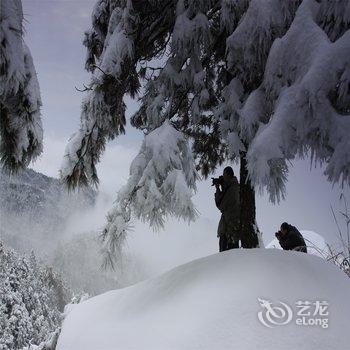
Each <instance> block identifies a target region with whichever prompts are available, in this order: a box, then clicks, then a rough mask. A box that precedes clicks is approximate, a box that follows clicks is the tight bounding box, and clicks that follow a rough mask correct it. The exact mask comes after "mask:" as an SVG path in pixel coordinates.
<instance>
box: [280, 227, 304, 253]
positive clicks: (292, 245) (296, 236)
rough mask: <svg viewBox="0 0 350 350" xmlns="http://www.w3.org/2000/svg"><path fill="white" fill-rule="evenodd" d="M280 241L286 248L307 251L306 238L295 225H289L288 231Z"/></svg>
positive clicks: (283, 247)
mask: <svg viewBox="0 0 350 350" xmlns="http://www.w3.org/2000/svg"><path fill="white" fill-rule="evenodd" d="M279 242H280V245H281V247H282V249H284V250H297V251H299V252H304V253H307V248H306V244H305V241H304V238H303V236H302V234H301V233H300V232H299V230H298V229H297V228H296V227H295V226H292V225H289V228H288V233H287V234H286V235H285V236H284V237H281V238H280V240H279Z"/></svg>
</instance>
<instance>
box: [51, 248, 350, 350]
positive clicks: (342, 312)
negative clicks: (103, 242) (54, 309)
mask: <svg viewBox="0 0 350 350" xmlns="http://www.w3.org/2000/svg"><path fill="white" fill-rule="evenodd" d="M349 295H350V283H349V279H348V278H347V277H346V276H345V274H343V273H342V272H341V271H339V270H338V268H336V267H335V266H333V265H332V264H330V263H327V262H325V261H323V260H322V259H321V258H318V257H315V256H312V255H308V254H304V253H299V252H285V251H280V250H277V249H254V250H231V251H227V252H224V253H218V254H214V255H211V256H208V257H205V258H202V259H198V260H195V261H192V262H190V263H188V264H185V265H181V266H179V267H176V268H175V269H172V270H170V271H168V272H167V273H165V274H163V275H160V276H158V277H156V278H153V279H149V280H147V281H144V282H141V283H138V284H136V285H134V286H131V287H128V288H124V289H121V290H115V291H111V292H107V293H105V294H102V295H99V296H97V297H94V298H91V299H89V300H87V301H85V302H83V303H81V304H79V305H77V306H75V307H74V308H73V309H72V311H70V313H68V315H67V317H66V319H65V321H64V323H63V328H62V333H61V335H60V338H59V341H58V346H57V350H117V349H122V350H127V349H142V350H148V349H152V350H155V349H160V350H165V349H166V350H170V349H220V350H221V349H235V350H237V349H269V350H271V349H284V350H287V349H293V350H295V349H298V350H303V349H305V350H313V349H315V350H316V349H317V350H320V349H325V350H329V349H345V348H347V347H348V344H349V340H350V339H349V334H348V315H349V314H350V299H349ZM258 298H260V299H264V300H268V301H271V302H272V303H276V304H274V305H276V306H281V304H278V303H279V301H283V302H284V303H286V304H287V305H288V306H289V307H290V312H291V313H290V314H289V315H290V316H292V319H291V320H290V322H289V323H288V324H285V325H278V326H274V327H272V328H268V327H266V326H264V325H263V324H262V323H261V322H260V321H259V319H258V313H259V312H260V311H266V309H264V308H263V307H262V306H261V305H260V303H259V301H258ZM299 300H302V301H310V302H312V303H313V302H317V301H327V302H328V303H329V307H328V309H327V310H323V311H328V312H329V315H328V316H318V315H316V316H314V317H315V318H317V317H319V318H320V317H326V318H328V320H329V327H328V328H322V327H321V326H320V325H318V326H315V325H314V326H310V325H309V326H306V325H296V319H297V318H298V316H297V312H298V311H299V309H298V308H297V305H296V302H297V301H299ZM310 310H312V311H314V306H313V305H312V307H311V309H310ZM275 312H276V313H278V312H279V310H277V309H275ZM262 315H263V317H264V319H265V320H266V319H267V318H266V317H267V316H268V315H267V314H266V313H264V312H263V313H262ZM269 315H270V316H272V314H269ZM277 316H278V315H277ZM272 319H273V320H274V321H275V322H280V323H281V322H282V321H286V319H285V318H284V319H283V318H278V317H277V318H274V317H273V316H272Z"/></svg>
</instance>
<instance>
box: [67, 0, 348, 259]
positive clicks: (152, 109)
mask: <svg viewBox="0 0 350 350" xmlns="http://www.w3.org/2000/svg"><path fill="white" fill-rule="evenodd" d="M349 21H350V4H349V2H348V1H346V0H339V1H328V0H319V1H316V0H266V1H261V0H250V1H249V0H221V1H211V0H194V1H185V0H169V1H157V0H148V1H142V2H140V1H132V0H99V1H98V2H97V4H96V6H95V9H94V12H93V23H92V24H93V25H92V29H91V30H90V31H88V32H87V33H86V36H85V45H86V47H87V52H88V54H87V61H86V68H87V69H88V70H89V71H91V72H92V78H91V84H90V85H89V86H88V88H87V90H88V96H89V97H88V98H87V100H85V101H87V104H86V102H84V106H83V111H82V123H81V129H80V131H79V132H78V133H76V134H75V135H74V137H73V138H72V140H71V142H70V143H69V145H68V147H67V151H66V156H65V163H64V166H63V169H62V177H63V179H64V180H65V182H66V183H67V184H68V185H70V186H73V187H74V186H76V185H79V184H82V183H96V182H97V174H96V168H95V165H96V162H97V161H98V160H99V157H100V155H101V152H102V151H103V149H104V147H105V143H106V141H107V140H108V139H112V138H114V137H115V136H117V135H118V134H119V133H120V132H123V131H124V125H125V114H124V112H125V106H124V103H123V96H124V95H125V94H129V95H131V96H134V95H135V93H136V92H138V89H139V87H140V86H141V85H142V86H143V89H142V93H141V96H140V108H139V110H138V111H137V113H135V115H134V116H133V117H132V118H131V124H132V125H133V126H135V127H137V128H140V129H142V130H143V131H144V133H145V135H146V136H145V143H146V144H147V141H146V140H147V138H148V137H149V136H151V135H152V133H154V132H158V131H157V130H161V128H165V129H169V130H170V128H174V129H175V130H176V131H177V133H178V134H177V135H180V134H182V135H183V136H181V138H188V140H189V141H190V142H191V146H192V154H193V158H194V160H195V166H196V168H197V170H199V171H201V173H202V174H203V175H204V176H208V174H210V173H211V172H212V171H213V170H214V169H215V167H216V166H217V165H218V164H222V162H223V161H224V160H228V159H230V160H240V169H241V171H240V182H241V204H242V211H241V231H242V236H243V238H244V241H243V246H245V247H254V246H256V245H257V239H256V233H257V225H256V222H255V190H254V189H255V187H259V186H260V187H266V188H267V190H268V191H269V192H270V194H271V199H272V200H275V199H277V200H279V199H280V198H281V196H283V191H284V183H285V180H286V176H287V172H288V166H287V162H286V161H287V160H290V159H293V158H294V157H295V156H296V155H305V154H306V153H307V152H309V151H311V154H312V155H313V159H315V160H319V161H321V162H326V163H327V164H328V166H327V174H328V177H329V179H330V180H331V181H338V180H339V179H340V178H341V177H342V178H343V180H345V181H346V182H349V166H350V161H349V159H350V147H349V144H346V142H348V141H346V138H345V136H344V135H346V134H348V132H349V122H350V120H349V103H350V102H349V101H350V98H349V64H350V55H349V46H350V40H349V24H350V23H349ZM187 142H188V141H187ZM145 143H144V144H143V146H142V150H141V152H140V154H141V156H140V155H138V157H137V160H136V163H135V162H134V163H133V165H132V166H131V176H130V179H129V182H128V185H127V187H126V190H123V191H121V194H120V195H119V199H118V202H117V207H116V208H115V209H114V210H113V211H112V212H111V214H110V215H109V216H108V224H107V227H106V230H105V231H104V234H103V238H104V240H105V242H108V247H109V248H108V249H107V251H108V252H109V253H111V252H112V254H114V253H115V249H114V248H116V247H118V246H119V243H117V242H120V238H122V237H125V230H126V228H127V222H128V221H129V218H130V215H131V213H136V214H137V216H138V217H141V218H143V219H146V220H148V221H150V222H154V223H157V222H161V218H163V217H164V216H165V215H167V214H173V212H172V211H171V210H170V209H169V206H168V203H167V202H166V201H165V200H163V199H164V198H165V197H164V196H165V193H163V192H162V191H161V190H160V189H161V188H162V186H163V185H164V184H165V181H166V178H167V177H166V176H164V174H163V175H161V174H157V175H156V181H155V187H153V189H152V190H151V191H149V189H150V188H152V187H151V183H149V185H147V186H144V185H143V182H141V183H140V179H143V180H144V181H147V179H148V175H147V174H149V167H152V166H153V167H154V166H155V165H154V162H153V161H150V160H151V159H152V153H151V152H148V156H145V155H144V153H147V151H146V149H147V147H146V146H145ZM165 145H166V142H165V143H164V148H165V149H167V148H166V146H165ZM187 147H188V145H187ZM187 147H186V148H187ZM167 151H168V152H169V157H168V158H169V159H171V157H172V156H173V152H174V149H173V148H168V149H167ZM175 151H176V150H175ZM185 153H186V156H185V157H183V155H182V152H180V153H179V155H180V158H182V160H181V162H177V163H172V162H170V163H167V164H170V168H169V169H167V171H166V172H165V174H170V173H171V172H172V171H173V170H176V171H179V172H180V174H181V176H182V178H185V179H188V173H187V172H188V169H193V168H194V165H193V160H192V157H191V156H190V155H189V153H188V152H187V151H186V152H185ZM155 161H156V162H158V161H163V158H160V157H157V158H156V159H155ZM135 164H136V165H137V166H136V165H135ZM180 164H181V165H180ZM161 167H162V164H157V167H156V168H155V170H157V169H159V168H161ZM191 172H192V170H191ZM154 174H156V172H154ZM186 174H187V175H186ZM193 176H194V177H195V175H193ZM157 181H159V182H157ZM175 183H176V182H175V181H173V182H172V183H171V185H170V186H169V191H170V192H172V191H174V186H175ZM182 184H183V185H185V184H187V186H188V188H189V189H191V188H193V184H192V182H191V181H188V180H187V181H182ZM153 185H154V184H153ZM125 193H126V194H127V195H126V196H125ZM139 193H142V195H139ZM183 198H184V201H183V202H180V203H179V204H180V205H182V206H183V207H184V208H190V207H191V205H189V203H190V202H189V200H190V197H189V196H188V195H186V196H184V197H183ZM140 199H142V201H143V202H142V203H151V204H152V205H151V206H150V207H148V206H143V205H140V203H139V201H140ZM147 201H148V202H147ZM142 208H144V209H150V210H151V213H150V212H148V211H147V210H146V211H145V212H142ZM140 209H141V212H140V211H139V210H140ZM184 212H187V211H186V210H185V211H184ZM154 214H155V215H156V217H154ZM181 216H183V215H182V214H181ZM185 217H187V218H188V215H185ZM190 217H192V215H191V216H190ZM113 247H114V248H113Z"/></svg>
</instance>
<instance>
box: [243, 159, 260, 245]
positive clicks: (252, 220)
mask: <svg viewBox="0 0 350 350" xmlns="http://www.w3.org/2000/svg"><path fill="white" fill-rule="evenodd" d="M240 160H241V164H240V200H241V213H240V231H241V242H242V247H243V248H256V247H258V246H259V240H258V232H257V231H258V228H257V226H256V211H255V190H254V188H253V187H252V184H251V182H250V180H249V179H248V170H247V160H246V158H245V154H241V157H240Z"/></svg>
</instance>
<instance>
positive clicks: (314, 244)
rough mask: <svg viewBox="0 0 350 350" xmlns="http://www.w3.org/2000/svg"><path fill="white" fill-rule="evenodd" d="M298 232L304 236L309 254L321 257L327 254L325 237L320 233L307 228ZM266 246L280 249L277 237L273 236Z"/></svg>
mask: <svg viewBox="0 0 350 350" xmlns="http://www.w3.org/2000/svg"><path fill="white" fill-rule="evenodd" d="M300 232H301V234H302V235H303V237H304V240H305V243H306V245H307V250H308V253H309V254H313V255H317V256H320V257H323V258H325V257H326V256H327V254H328V252H329V249H328V247H327V243H326V241H325V239H324V238H323V237H322V236H321V235H319V234H318V233H316V232H313V231H308V230H301V231H300ZM266 248H277V249H282V248H281V246H280V244H279V242H278V239H277V238H274V239H273V240H272V241H271V242H270V243H269V244H268V245H267V246H266Z"/></svg>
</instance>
